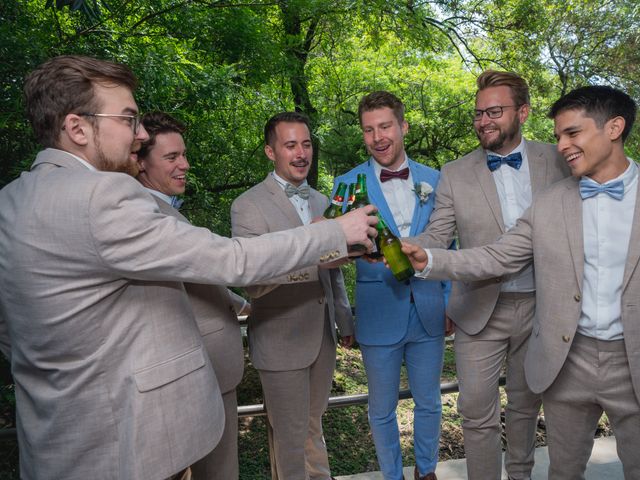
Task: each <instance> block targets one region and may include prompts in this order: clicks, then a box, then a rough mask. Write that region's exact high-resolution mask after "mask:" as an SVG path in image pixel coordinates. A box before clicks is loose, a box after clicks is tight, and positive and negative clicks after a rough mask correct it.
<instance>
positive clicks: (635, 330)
mask: <svg viewBox="0 0 640 480" xmlns="http://www.w3.org/2000/svg"><path fill="white" fill-rule="evenodd" d="M638 203H640V193H639V194H638V197H637V200H636V207H635V213H634V219H633V227H632V231H631V239H630V242H629V252H628V254H627V263H626V267H625V272H624V280H623V283H622V305H621V307H622V325H623V330H624V342H625V347H626V350H627V356H628V359H629V367H630V370H631V378H632V382H633V388H634V391H635V394H636V397H637V398H638V400H639V401H640V306H639V303H638V298H640V270H639V269H638V263H639V261H640V206H639V205H638ZM432 254H433V264H432V267H433V270H432V273H431V276H432V277H435V278H453V279H456V280H464V281H469V280H480V279H482V278H492V277H499V276H501V275H505V274H508V273H513V272H517V271H519V270H520V269H521V268H522V267H524V266H525V265H527V264H528V263H529V262H531V261H532V260H533V263H534V269H535V274H536V312H535V317H534V322H533V332H532V334H531V337H530V340H529V348H528V350H527V356H526V359H525V374H526V377H527V383H528V384H529V386H530V387H531V390H533V391H534V392H536V393H540V392H543V391H544V390H546V389H547V388H549V386H550V385H551V384H552V383H553V381H554V380H555V378H556V376H557V375H558V373H559V372H560V369H561V368H562V365H563V364H564V362H565V360H566V358H567V354H568V353H569V348H570V347H571V342H572V341H573V338H574V336H575V334H576V330H577V326H578V319H579V318H580V313H581V299H582V281H583V270H584V242H583V231H582V199H581V198H580V193H579V189H578V180H577V179H575V178H567V179H565V180H563V181H561V182H558V183H556V184H555V185H553V186H552V187H550V188H549V189H548V190H546V191H545V192H543V193H541V194H540V195H539V196H538V198H536V200H534V203H533V206H532V208H530V209H529V210H528V211H527V212H526V213H525V215H524V216H523V217H522V218H521V219H520V220H519V221H518V224H517V225H516V226H515V227H514V228H513V229H512V230H510V231H509V232H507V233H505V234H504V235H503V236H502V237H501V238H500V240H499V241H498V242H496V243H494V244H492V245H489V246H486V247H481V248H474V249H468V250H461V251H459V252H449V251H446V250H432Z"/></svg>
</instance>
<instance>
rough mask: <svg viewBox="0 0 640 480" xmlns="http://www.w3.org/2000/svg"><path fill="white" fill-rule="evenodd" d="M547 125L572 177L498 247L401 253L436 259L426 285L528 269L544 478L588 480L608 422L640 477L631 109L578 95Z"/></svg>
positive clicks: (609, 99)
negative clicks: (598, 437) (628, 152)
mask: <svg viewBox="0 0 640 480" xmlns="http://www.w3.org/2000/svg"><path fill="white" fill-rule="evenodd" d="M550 116H551V117H552V118H553V119H554V120H555V135H556V138H557V139H558V150H559V151H560V153H561V154H562V155H563V157H564V158H565V160H566V162H567V164H568V166H569V168H570V169H571V173H572V174H573V177H572V178H567V179H565V180H562V181H560V182H558V183H556V184H555V185H553V186H551V187H550V188H548V189H547V190H546V191H544V192H542V193H540V194H539V195H538V196H537V198H536V199H534V201H533V205H532V207H531V208H530V209H529V210H527V212H526V213H525V214H524V216H523V217H522V218H521V219H520V220H518V223H517V224H516V226H515V227H514V228H513V229H511V230H510V231H508V232H506V233H505V234H504V235H503V236H502V237H501V238H500V239H499V240H498V241H497V242H496V243H494V244H492V245H489V246H485V247H479V248H473V249H466V250H464V249H463V250H461V251H459V252H448V251H444V250H431V251H430V252H425V251H424V250H422V249H421V248H419V247H416V246H410V245H407V246H405V247H404V250H405V251H406V252H407V253H409V254H410V255H412V256H413V260H414V265H415V266H416V267H417V268H418V269H419V270H422V269H424V267H425V263H426V258H427V256H428V255H429V254H430V255H431V259H429V261H428V263H429V266H428V268H427V271H425V272H424V274H426V275H428V277H429V278H432V277H433V278H443V277H446V278H453V279H456V280H463V281H471V280H474V281H476V280H481V279H487V278H494V277H500V276H503V275H509V274H513V273H515V272H518V271H521V270H522V269H523V268H525V267H526V266H527V265H529V264H530V263H531V262H532V261H533V264H534V268H535V272H536V276H535V286H536V311H535V316H534V320H533V332H532V334H531V337H530V340H529V344H528V350H527V353H526V357H525V374H526V379H527V382H528V384H529V386H530V387H531V389H532V390H533V391H534V392H536V393H542V401H543V405H544V412H545V419H546V423H547V441H548V445H549V457H550V467H549V479H551V480H581V479H584V470H585V468H586V464H587V461H588V459H589V456H590V454H591V449H592V447H593V437H594V433H595V430H596V427H597V423H598V420H599V418H600V416H601V415H602V412H603V411H604V412H605V413H606V414H607V417H608V418H609V421H610V422H611V426H612V427H613V431H614V433H615V435H616V439H617V448H618V454H619V456H620V459H621V460H622V464H623V468H624V474H625V478H629V479H631V478H640V457H639V456H638V449H639V448H640V441H639V440H638V432H639V431H640V355H639V354H638V352H640V314H639V312H638V297H639V296H640V273H639V269H638V262H639V260H640V207H639V206H638V202H640V195H638V186H639V183H638V166H637V164H636V163H635V162H633V161H631V160H629V159H628V158H626V156H625V153H624V141H625V139H626V138H627V136H628V134H629V132H630V131H631V127H632V126H633V122H634V120H635V116H636V106H635V103H634V101H633V100H632V99H631V98H630V97H629V96H628V95H626V94H625V93H623V92H621V91H619V90H615V89H613V88H610V87H604V86H591V87H582V88H578V89H576V90H573V91H572V92H570V93H568V94H567V95H565V96H564V97H562V98H560V99H559V100H558V101H557V102H556V103H555V104H554V105H553V106H552V107H551V111H550ZM429 269H430V272H429V271H428V270H429Z"/></svg>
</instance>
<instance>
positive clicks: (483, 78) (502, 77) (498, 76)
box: [476, 70, 530, 106]
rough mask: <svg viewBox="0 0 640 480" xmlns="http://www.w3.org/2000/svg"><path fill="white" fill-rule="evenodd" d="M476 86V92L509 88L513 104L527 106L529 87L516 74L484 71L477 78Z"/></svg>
mask: <svg viewBox="0 0 640 480" xmlns="http://www.w3.org/2000/svg"><path fill="white" fill-rule="evenodd" d="M476 84H477V85H478V92H480V91H482V90H484V89H486V88H490V87H509V88H510V89H511V95H512V96H513V102H514V103H515V104H516V105H517V106H521V105H529V101H530V100H529V85H527V81H526V80H525V79H524V78H522V77H521V76H520V75H518V74H516V73H513V72H501V71H498V70H486V71H484V72H482V74H481V75H480V76H479V77H478V79H477V80H476Z"/></svg>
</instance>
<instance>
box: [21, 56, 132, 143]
mask: <svg viewBox="0 0 640 480" xmlns="http://www.w3.org/2000/svg"><path fill="white" fill-rule="evenodd" d="M137 83H138V81H137V79H136V77H135V75H134V74H133V72H131V70H129V68H128V67H126V66H125V65H121V64H118V63H114V62H109V61H105V60H98V59H96V58H91V57H83V56H78V55H62V56H59V57H54V58H51V59H49V60H47V61H46V62H44V63H43V64H42V65H40V66H39V67H37V68H36V69H35V70H34V71H32V72H31V73H30V74H29V75H28V76H27V78H26V80H25V84H24V96H25V105H26V114H27V118H28V119H29V121H30V122H31V127H32V128H33V132H34V133H35V136H36V139H37V140H38V141H39V142H40V143H41V144H42V145H43V146H44V147H56V146H57V145H58V140H59V136H60V131H61V130H62V126H63V124H64V119H65V117H66V116H67V115H68V114H69V113H80V112H94V111H96V110H99V108H100V105H98V102H97V99H96V97H95V91H94V85H96V84H103V85H117V86H122V87H127V88H129V89H130V90H131V91H133V90H135V88H136V86H137Z"/></svg>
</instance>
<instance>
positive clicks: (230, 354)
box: [153, 196, 244, 393]
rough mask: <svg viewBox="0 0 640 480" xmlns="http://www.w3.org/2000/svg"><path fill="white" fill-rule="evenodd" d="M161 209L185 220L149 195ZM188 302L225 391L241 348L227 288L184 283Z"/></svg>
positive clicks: (240, 367) (238, 370) (237, 376)
mask: <svg viewBox="0 0 640 480" xmlns="http://www.w3.org/2000/svg"><path fill="white" fill-rule="evenodd" d="M153 198H154V200H155V201H156V203H157V204H158V208H159V209H160V211H161V212H162V213H165V214H167V215H172V216H173V217H175V218H177V219H179V220H181V221H183V222H187V223H189V221H188V220H187V219H186V218H185V217H184V216H183V215H182V214H181V213H180V212H178V210H176V209H175V208H173V207H172V206H171V205H169V204H168V203H167V202H165V201H163V200H161V199H160V198H158V197H156V196H154V197H153ZM184 288H185V290H186V291H187V295H189V302H190V303H191V308H192V309H193V313H194V315H195V318H196V322H197V324H198V329H199V330H200V334H201V335H202V343H204V346H205V349H206V350H207V353H208V354H209V358H210V359H211V363H212V365H213V370H214V371H215V373H216V378H217V379H218V384H219V385H220V391H221V392H222V393H227V392H230V391H232V390H235V388H236V387H237V386H238V384H239V383H240V381H241V380H242V373H243V371H244V352H243V349H242V334H241V332H240V326H239V325H238V316H237V315H236V310H235V308H234V305H233V301H232V299H231V297H230V295H229V290H227V288H226V287H223V286H220V285H207V284H204V283H185V284H184Z"/></svg>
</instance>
